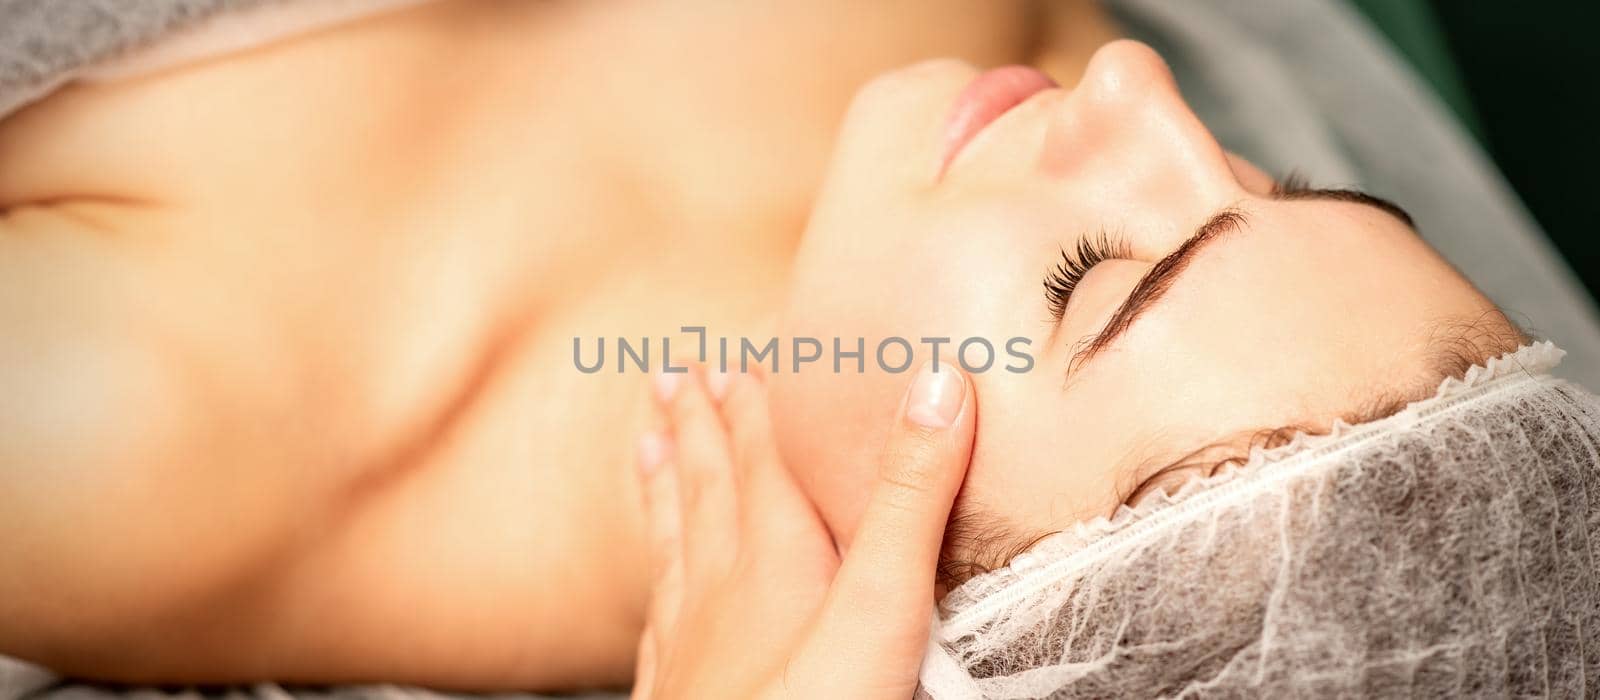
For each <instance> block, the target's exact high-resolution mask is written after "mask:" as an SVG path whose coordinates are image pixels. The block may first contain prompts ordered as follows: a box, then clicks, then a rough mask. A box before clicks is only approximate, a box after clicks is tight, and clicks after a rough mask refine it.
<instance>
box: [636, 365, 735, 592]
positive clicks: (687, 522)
mask: <svg viewBox="0 0 1600 700" xmlns="http://www.w3.org/2000/svg"><path fill="white" fill-rule="evenodd" d="M698 374H700V373H698V372H696V373H694V374H687V375H685V374H677V375H672V374H664V373H663V374H658V375H656V376H657V380H658V383H657V398H659V399H660V400H661V401H662V402H663V404H664V406H665V409H666V412H667V419H668V421H669V422H670V423H671V426H672V441H673V445H674V446H675V452H674V459H673V465H674V466H675V467H676V470H677V474H678V500H679V507H680V508H681V509H682V513H683V528H684V530H683V535H684V537H683V551H684V563H685V567H686V574H687V575H688V576H689V577H690V578H693V577H695V576H698V575H701V574H703V573H706V571H705V570H706V569H707V567H711V568H716V567H720V566H722V565H723V564H724V563H726V562H727V561H730V560H731V559H732V553H733V545H734V543H735V542H736V539H735V538H734V534H735V532H736V529H735V527H736V525H737V520H736V517H737V516H736V512H737V511H736V508H737V506H736V503H737V501H736V494H735V493H734V475H733V458H732V456H731V454H730V452H729V449H728V434H727V430H726V429H725V428H724V427H723V424H722V418H721V416H719V415H718V413H717V410H716V406H715V405H714V404H713V403H712V402H711V397H710V395H709V394H707V393H706V390H705V387H704V385H703V383H702V382H701V381H700V380H699V378H698V376H697V375H698ZM662 382H665V383H666V386H663V385H662Z"/></svg>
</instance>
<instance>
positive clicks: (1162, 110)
mask: <svg viewBox="0 0 1600 700" xmlns="http://www.w3.org/2000/svg"><path fill="white" fill-rule="evenodd" d="M977 76H978V72H977V71H976V70H974V69H973V68H972V67H970V66H967V65H964V64H961V63H957V62H932V63H925V64H919V65H917V66H913V67H911V68H908V69H904V70H901V71H899V72H896V73H893V74H889V75H887V76H884V77H882V78H879V79H878V80H876V81H874V82H873V83H872V84H870V85H869V86H867V87H866V88H864V89H863V90H862V91H861V92H860V93H859V94H858V95H857V97H856V100H855V102H854V103H853V105H852V107H851V109H850V112H849V116H848V117H847V119H846V123H845V125H844V128H843V130H842V133H841V141H840V144H839V146H838V150H837V151H836V153H835V157H834V161H833V164H832V166H831V170H830V171H829V175H828V179H827V182H826V184H825V186H824V189H823V192H822V194H821V197H820V199H819V202H818V205H817V208H816V210H815V212H814V213H813V218H812V221H811V223H810V227H809V229H808V232H807V234H806V238H805V240H804V243H803V244H802V249H801V251H800V256H799V260H798V262H797V266H796V268H795V278H794V283H793V292H792V296H791V298H790V302H789V306H788V308H787V311H786V313H785V316H784V318H783V321H782V328H781V329H780V331H781V334H782V335H784V336H811V337H816V338H818V339H820V340H821V342H822V343H823V344H824V345H825V346H830V345H831V339H833V338H836V337H837V338H842V339H844V341H842V342H843V347H844V349H845V350H847V351H848V350H853V349H854V343H855V338H857V337H863V338H865V339H866V340H865V344H866V348H867V359H866V365H867V366H866V371H865V372H862V373H857V372H855V371H854V370H855V369H856V368H855V365H854V360H847V361H846V362H845V363H844V367H843V369H844V372H842V373H834V372H833V371H832V369H833V368H832V363H831V362H828V361H823V362H817V363H815V364H812V365H810V366H808V367H806V368H805V369H804V370H803V371H801V372H799V373H787V372H783V373H779V374H777V375H776V376H774V378H773V381H772V385H773V392H774V393H773V397H774V398H773V401H774V406H773V408H774V416H775V420H776V422H777V429H778V434H779V440H780V443H781V446H782V448H783V451H784V454H785V457H786V459H787V460H788V462H789V464H790V465H791V467H792V468H793V469H794V470H795V472H796V474H797V476H798V477H799V479H800V481H801V482H802V484H803V486H804V487H805V488H806V489H807V491H808V492H809V493H810V495H811V496H812V498H813V500H814V501H815V502H816V503H817V505H818V507H819V509H820V510H821V512H822V514H823V517H824V519H825V520H826V521H827V523H828V524H829V526H830V528H832V529H833V531H834V533H835V535H836V536H837V537H838V538H839V539H840V541H841V543H843V544H846V545H848V542H849V539H850V535H851V533H852V532H853V531H854V528H855V523H856V519H857V517H858V515H859V513H860V510H861V508H862V506H863V504H864V501H865V498H866V495H867V494H866V493H865V491H866V485H867V484H869V483H870V480H871V478H872V476H873V470H874V469H875V466H874V465H875V464H876V457H877V454H878V450H879V448H880V446H881V445H882V439H883V432H882V431H883V430H884V426H887V425H889V424H890V420H891V418H892V416H893V414H894V412H895V410H896V409H897V407H898V402H899V399H900V396H901V393H902V391H903V390H904V387H905V385H906V383H907V382H908V381H909V376H910V375H909V373H907V374H891V373H889V372H886V371H884V370H883V369H881V368H880V367H879V366H877V363H876V361H875V359H874V358H873V350H874V348H875V347H876V345H877V343H878V341H879V340H881V339H883V338H887V337H891V336H898V337H903V338H906V339H909V340H910V341H911V342H912V343H913V344H915V345H916V347H917V357H918V359H919V361H920V360H922V359H926V358H928V357H929V351H930V346H929V345H928V344H925V343H922V342H920V339H921V338H929V337H947V338H953V339H955V340H956V341H959V340H961V339H964V338H968V337H981V338H985V339H988V340H990V341H991V342H992V343H993V345H994V346H995V348H996V351H997V355H998V359H997V360H996V361H995V363H994V366H993V367H992V368H991V369H990V370H989V371H987V372H981V373H977V374H974V375H973V377H972V378H973V382H974V386H975V388H976V392H977V398H978V430H977V442H976V446H975V448H974V454H973V461H972V465H971V467H970V469H969V472H968V476H967V482H966V485H965V487H964V490H963V492H962V495H961V498H960V502H959V503H958V509H964V510H965V511H967V512H982V513H985V514H988V515H990V516H991V517H994V518H998V519H1000V520H1001V521H1002V522H1003V523H1004V524H1005V525H1006V526H1007V527H1011V528H1019V529H1022V530H1028V531H1044V530H1050V529H1060V528H1061V527H1063V526H1065V525H1067V524H1069V523H1071V522H1073V521H1075V520H1080V519H1083V518H1086V517H1090V516H1093V515H1098V514H1104V513H1106V512H1108V511H1109V510H1110V509H1111V508H1113V507H1114V506H1115V505H1116V504H1117V503H1118V502H1120V501H1121V500H1122V498H1124V497H1125V496H1127V495H1128V492H1129V491H1130V490H1132V489H1133V487H1135V486H1136V485H1138V484H1139V483H1140V482H1141V481H1143V480H1144V478H1145V477H1146V476H1149V473H1150V472H1152V471H1155V470H1156V469H1158V468H1159V467H1161V466H1163V465H1166V464H1169V463H1171V462H1173V461H1175V460H1178V459H1179V458H1180V457H1182V456H1183V455H1185V454H1187V453H1189V452H1192V451H1193V450H1195V449H1196V448H1197V447H1200V446H1202V445H1206V444H1209V443H1212V442H1215V441H1218V440H1224V439H1230V438H1232V437H1234V436H1238V435H1241V434H1245V433H1249V432H1252V431H1256V430H1259V429H1262V428H1272V427H1279V426H1285V425H1291V424H1302V425H1306V426H1308V427H1310V426H1321V425H1326V424H1327V423H1329V422H1330V421H1331V419H1332V418H1334V417H1337V416H1344V415H1348V414H1351V413H1354V412H1359V411H1362V410H1363V409H1365V408H1367V407H1368V404H1369V403H1370V402H1372V401H1373V400H1374V398H1375V397H1378V396H1393V395H1395V394H1396V393H1400V394H1412V393H1415V392H1416V391H1419V390H1423V391H1426V390H1431V389H1432V386H1433V385H1434V384H1435V383H1436V382H1437V381H1438V379H1439V377H1438V376H1437V374H1436V373H1435V372H1433V371H1431V369H1430V368H1431V367H1432V366H1433V364H1432V363H1433V361H1434V359H1435V358H1433V357H1431V356H1430V355H1431V353H1430V351H1429V348H1430V347H1431V342H1430V341H1432V340H1433V337H1432V336H1433V334H1434V333H1436V332H1437V331H1438V329H1440V328H1441V327H1444V326H1445V325H1448V324H1451V323H1471V322H1473V321H1474V320H1475V319H1478V318H1481V317H1483V316H1484V315H1485V314H1488V313H1493V307H1492V305H1491V304H1490V303H1489V302H1488V301H1487V300H1486V299H1484V298H1483V297H1482V296H1481V295H1480V294H1478V293H1477V292H1476V291H1475V290H1474V289H1473V288H1472V286H1471V285H1470V284H1469V283H1468V282H1467V281H1466V280H1464V279H1463V278H1462V277H1461V276H1460V275H1458V274H1457V273H1456V272H1455V271H1454V270H1453V269H1451V268H1450V266H1449V265H1448V264H1446V263H1445V262H1444V261H1443V260H1442V259H1441V258H1439V257H1438V255H1437V254H1435V253H1434V252H1433V251H1432V250H1431V249H1430V248H1428V246H1427V245H1425V244H1424V243H1423V242H1422V241H1421V240H1420V239H1419V238H1418V237H1417V235H1416V233H1415V232H1414V231H1413V230H1412V229H1411V227H1410V225H1409V224H1408V223H1407V222H1406V221H1405V220H1404V219H1403V215H1397V214H1396V213H1395V212H1392V211H1388V210H1386V209H1385V208H1384V207H1383V206H1381V205H1377V204H1374V203H1371V202H1364V201H1361V200H1360V198H1359V197H1352V196H1349V193H1345V194H1343V195H1328V196H1324V195H1319V194H1317V193H1304V192H1302V193H1298V194H1293V195H1285V194H1283V193H1276V194H1275V192H1274V188H1273V183H1272V181H1271V180H1270V178H1268V177H1267V176H1266V175H1265V174H1263V173H1262V172H1260V171H1259V170H1257V169H1256V168H1254V167H1253V166H1251V165H1249V164H1248V163H1246V162H1244V161H1243V160H1241V159H1238V158H1236V157H1233V156H1231V155H1230V154H1228V153H1227V152H1226V151H1224V150H1223V148H1222V147H1221V146H1220V145H1219V144H1218V143H1217V141H1216V140H1215V139H1214V138H1213V137H1212V136H1211V134H1210V133H1209V132H1207V130H1206V128H1205V126H1203V125H1202V124H1201V123H1200V121H1199V120H1198V119H1197V118H1196V117H1195V115H1194V114H1193V113H1192V112H1191V111H1190V110H1189V108H1188V106H1187V105H1186V104H1185V103H1184V101H1183V98H1182V97H1181V96H1180V95H1179V94H1178V91H1177V89H1176V86H1175V84H1174V82H1173V79H1172V76H1171V74H1170V72H1169V71H1168V70H1167V68H1166V66H1165V65H1164V64H1163V62H1162V61H1161V59H1160V58H1159V57H1158V56H1157V55H1156V54H1155V53H1153V52H1152V51H1151V50H1150V49H1148V48H1147V47H1145V46H1143V45H1141V44H1137V43H1134V42H1118V43H1113V44H1110V45H1107V46H1106V47H1104V48H1102V49H1101V50H1100V51H1099V53H1097V54H1096V56H1095V57H1094V59H1093V61H1092V62H1091V63H1090V66H1089V69H1088V70H1087V72H1086V73H1085V75H1084V76H1083V79H1082V81H1081V82H1080V83H1079V84H1078V85H1077V86H1076V87H1075V88H1073V89H1071V90H1063V89H1059V88H1049V89H1043V90H1039V91H1036V90H1037V89H1038V88H1039V87H1041V85H1038V84H1036V81H1040V80H1041V79H1040V78H1038V77H1036V76H1031V75H1030V74H1028V73H1027V72H1025V71H1023V70H1021V69H1011V70H1009V71H1007V72H1004V73H1000V74H993V75H990V76H989V77H988V78H986V79H985V80H984V81H980V84H975V86H974V87H972V88H970V89H968V85H969V84H972V83H973V81H974V78H976V77H977ZM964 90H966V92H965V93H964ZM1024 96H1026V99H1023V101H1022V102H1021V103H1020V104H1017V105H1016V106H1015V107H1014V108H1011V109H1010V110H1009V111H1005V110H1004V107H1006V106H1007V105H1008V104H1010V103H1012V102H1015V100H1016V99H1018V98H1021V97H1024ZM999 112H1003V113H1002V114H1000V116H998V118H995V119H993V121H992V122H988V123H987V126H983V124H984V123H985V122H986V121H987V119H986V117H987V116H991V115H993V114H995V113H999ZM974 126H979V127H982V128H981V129H979V130H977V131H976V133H975V134H972V133H970V132H972V131H973V127H974ZM969 135H970V138H968V136H969ZM1230 212H1231V213H1234V214H1237V216H1230V215H1228V214H1229V213H1230ZM1086 240H1087V241H1088V242H1090V243H1091V244H1092V245H1090V248H1106V249H1108V250H1104V251H1099V252H1106V253H1108V254H1109V258H1110V259H1106V260H1103V261H1100V262H1098V264H1094V265H1093V266H1092V268H1091V269H1089V271H1088V272H1087V273H1086V274H1084V275H1083V276H1082V278H1081V280H1079V281H1078V283H1077V284H1076V287H1075V288H1074V289H1072V291H1071V293H1070V295H1062V294H1060V293H1059V292H1060V290H1059V289H1058V290H1057V293H1056V294H1054V295H1053V297H1052V295H1051V294H1049V293H1047V292H1046V285H1045V284H1044V281H1045V280H1046V278H1047V272H1048V271H1049V270H1051V269H1052V268H1054V267H1055V266H1056V265H1057V264H1058V263H1061V262H1062V260H1063V249H1065V251H1067V253H1068V254H1069V255H1068V257H1070V258H1072V259H1073V260H1075V261H1078V262H1085V263H1088V262H1093V260H1092V257H1093V256H1092V255H1091V260H1088V261H1083V260H1079V254H1078V249H1079V246H1080V244H1082V243H1084V242H1085V241H1086ZM1101 240H1106V241H1108V242H1109V243H1110V245H1107V246H1100V245H1098V242H1099V241H1101ZM1063 296H1064V297H1065V298H1063ZM1062 302H1065V303H1064V304H1062ZM1052 303H1054V304H1055V306H1056V307H1057V309H1058V310H1061V311H1062V313H1061V314H1060V315H1059V317H1057V315H1056V313H1054V311H1053V309H1052ZM1062 306H1064V309H1062V308H1061V307H1062ZM1013 337H1021V338H1027V339H1028V340H1029V342H1030V345H1028V346H1025V347H1021V349H1022V350H1024V351H1026V352H1027V353H1028V354H1029V355H1031V356H1032V357H1033V359H1034V362H1033V366H1032V368H1031V370H1029V371H1027V372H1023V373H1013V372H1009V371H1006V370H1005V369H1004V366H1005V365H1007V364H1010V365H1012V366H1016V365H1018V364H1021V363H1020V362H1018V361H1016V360H1014V359H1012V358H1009V357H1008V356H1006V355H1005V353H1004V344H1005V342H1006V340H1007V339H1010V338H1013ZM827 349H828V350H829V351H830V355H828V357H831V350H832V348H831V347H828V348H827ZM951 350H952V348H951V346H950V345H945V346H943V347H942V348H941V360H942V361H944V362H949V361H950V360H951V354H950V353H951ZM973 352H974V355H973V356H972V362H973V364H981V363H982V359H983V357H982V355H981V353H979V352H978V350H973ZM901 356H902V353H900V352H899V351H894V352H892V353H891V354H890V360H891V362H893V361H895V360H898V359H899V358H900V357H901ZM914 367H915V365H913V368H914ZM1069 368H1070V372H1069ZM785 369H787V368H785ZM1182 476H1183V474H1181V473H1179V474H1173V475H1172V478H1181V477H1182ZM1163 478H1167V477H1163Z"/></svg>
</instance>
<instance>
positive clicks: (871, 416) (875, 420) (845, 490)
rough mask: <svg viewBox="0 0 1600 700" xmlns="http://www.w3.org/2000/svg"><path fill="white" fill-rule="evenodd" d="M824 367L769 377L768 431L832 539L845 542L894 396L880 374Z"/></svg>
mask: <svg viewBox="0 0 1600 700" xmlns="http://www.w3.org/2000/svg"><path fill="white" fill-rule="evenodd" d="M829 370H831V367H829V368H826V369H824V370H821V371H811V372H802V373H799V374H795V373H785V374H778V375H774V376H773V377H772V379H771V394H770V396H771V402H772V406H771V407H772V420H773V432H774V437H775V438H776V440H777V442H778V450H779V453H780V455H781V456H782V457H783V460H784V464H785V465H787V466H788V468H789V470H790V472H791V473H793V474H794V476H795V480H796V481H797V482H798V483H799V485H800V488H801V490H803V491H804V492H805V494H806V496H807V498H809V499H810V500H811V502H812V504H813V505H814V506H816V509H817V513H818V514H819V515H821V516H822V519H823V522H824V523H825V524H826V525H827V526H828V529H829V530H830V531H831V532H832V533H833V535H834V538H835V539H837V540H839V541H840V542H841V543H848V542H849V539H850V535H851V534H853V533H854V532H855V526H856V522H857V520H859V518H860V515H861V510H862V508H864V507H865V506H866V498H867V493H868V491H869V489H870V488H871V485H872V482H873V479H874V477H875V476H876V472H877V467H876V465H877V456H878V451H879V449H880V448H881V447H882V445H883V440H884V437H885V435H886V433H887V428H888V426H889V425H890V421H891V420H893V418H894V413H895V410H896V409H897V408H898V398H899V396H898V390H897V389H896V388H895V387H894V386H893V385H887V382H885V381H884V379H883V375H878V376H875V377H874V376H863V375H858V374H855V373H850V374H833V373H832V372H831V371H829ZM895 376H903V375H895Z"/></svg>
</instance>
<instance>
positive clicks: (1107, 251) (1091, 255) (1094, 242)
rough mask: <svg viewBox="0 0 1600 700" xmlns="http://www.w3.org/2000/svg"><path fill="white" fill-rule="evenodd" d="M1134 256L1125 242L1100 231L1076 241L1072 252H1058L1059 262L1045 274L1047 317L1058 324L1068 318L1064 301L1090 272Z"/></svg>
mask: <svg viewBox="0 0 1600 700" xmlns="http://www.w3.org/2000/svg"><path fill="white" fill-rule="evenodd" d="M1131 257H1133V247H1132V246H1131V245H1129V244H1128V241H1127V239H1125V238H1122V237H1121V236H1113V235H1111V234H1108V233H1106V232H1105V231H1101V232H1100V233H1099V234H1098V235H1095V236H1084V237H1083V238H1080V239H1078V246H1077V248H1076V249H1075V251H1074V252H1072V253H1069V252H1067V249H1065V248H1062V249H1061V262H1058V263H1056V265H1055V267H1052V268H1050V269H1049V270H1048V271H1046V272H1045V275H1044V300H1045V305H1046V306H1047V307H1049V309H1050V315H1051V316H1053V317H1054V318H1055V320H1056V322H1057V323H1060V322H1061V319H1062V318H1064V317H1065V316H1066V315H1067V302H1068V301H1070V300H1071V299H1072V291H1073V290H1074V289H1077V288H1078V284H1079V283H1080V282H1082V281H1083V278H1084V276H1085V275H1087V274H1089V270H1091V269H1094V266H1095V265H1099V264H1100V263H1102V262H1105V261H1107V260H1116V259H1123V258H1131Z"/></svg>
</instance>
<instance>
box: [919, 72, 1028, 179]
mask: <svg viewBox="0 0 1600 700" xmlns="http://www.w3.org/2000/svg"><path fill="white" fill-rule="evenodd" d="M1053 87H1056V81H1054V80H1051V79H1050V76H1048V75H1045V74H1044V73H1043V72H1041V71H1040V70H1038V69H1036V68H1032V67H1030V66H1001V67H999V68H992V69H990V70H987V71H984V72H983V74H982V75H979V76H978V77H977V78H974V79H973V81H972V82H971V83H968V84H967V87H966V88H965V89H963V90H962V91H961V94H960V95H958V96H956V100H955V103H954V104H952V105H951V107H950V116H949V118H948V119H946V120H945V132H944V133H945V137H944V159H943V160H942V161H940V164H939V170H940V172H941V173H942V172H943V171H944V169H945V168H947V167H949V166H950V161H953V160H955V158H956V156H958V155H960V154H961V149H963V148H965V147H966V145H967V144H968V143H970V142H971V141H972V139H973V137H975V136H977V135H978V133H979V132H981V131H983V129H984V127H987V126H989V124H990V123H992V122H994V120H996V119H999V118H1000V115H1002V114H1005V113H1006V112H1008V111H1010V110H1011V108H1012V107H1015V106H1017V105H1019V104H1022V103H1023V102H1024V101H1026V100H1027V99H1028V98H1029V97H1032V96H1034V95H1035V94H1037V93H1039V92H1041V91H1044V90H1048V89H1050V88H1053Z"/></svg>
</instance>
